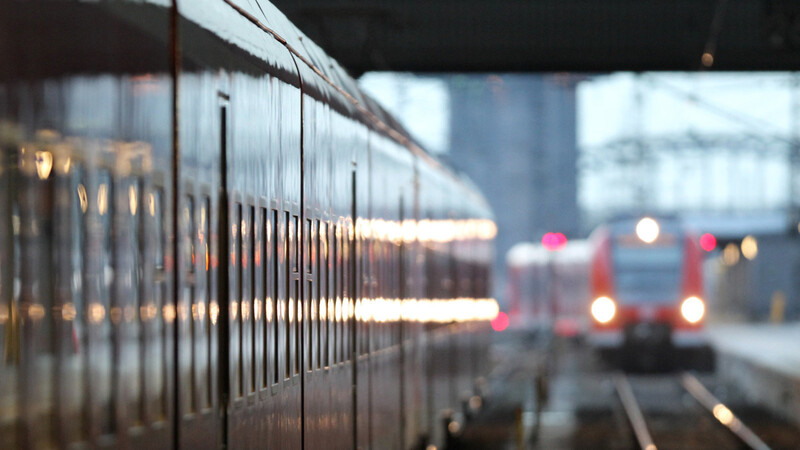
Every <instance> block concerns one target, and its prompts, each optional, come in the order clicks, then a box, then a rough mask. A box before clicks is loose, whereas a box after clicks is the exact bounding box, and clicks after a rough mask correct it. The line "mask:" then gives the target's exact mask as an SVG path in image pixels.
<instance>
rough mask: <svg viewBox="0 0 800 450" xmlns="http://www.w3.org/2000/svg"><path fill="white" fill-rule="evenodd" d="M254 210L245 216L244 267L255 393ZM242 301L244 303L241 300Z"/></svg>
mask: <svg viewBox="0 0 800 450" xmlns="http://www.w3.org/2000/svg"><path fill="white" fill-rule="evenodd" d="M255 215H256V208H255V206H250V212H249V214H248V215H247V220H248V224H249V232H248V236H247V252H248V264H247V265H246V266H245V268H246V269H247V274H248V278H249V288H250V292H249V295H248V298H247V301H246V303H245V304H246V305H248V306H247V310H248V316H249V319H250V320H249V323H248V335H249V337H250V351H249V354H248V355H247V362H248V364H249V366H250V392H251V393H252V392H255V391H256V368H257V365H256V319H257V316H256V314H257V313H256V310H257V308H258V299H257V297H258V294H256V272H257V267H256V245H255V244H256V242H258V236H257V235H256V234H257V232H258V231H257V230H258V228H257V227H256V220H255ZM242 301H245V300H244V299H242Z"/></svg>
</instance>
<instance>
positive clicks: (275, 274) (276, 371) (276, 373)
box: [270, 209, 285, 384]
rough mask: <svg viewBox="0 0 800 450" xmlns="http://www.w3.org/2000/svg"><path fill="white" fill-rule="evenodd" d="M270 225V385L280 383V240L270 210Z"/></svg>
mask: <svg viewBox="0 0 800 450" xmlns="http://www.w3.org/2000/svg"><path fill="white" fill-rule="evenodd" d="M270 225H271V227H272V233H270V234H271V239H272V260H271V263H272V324H271V325H272V383H273V384H278V382H279V381H280V366H279V364H278V353H279V352H278V350H279V346H278V336H279V331H278V320H279V317H278V310H279V308H278V303H279V302H280V298H279V296H278V287H279V283H278V280H279V276H280V275H279V271H278V268H279V266H278V242H279V241H281V239H279V238H278V211H277V210H274V209H273V210H272V223H271V224H270ZM284 257H285V256H284Z"/></svg>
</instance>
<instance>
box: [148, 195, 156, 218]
mask: <svg viewBox="0 0 800 450" xmlns="http://www.w3.org/2000/svg"><path fill="white" fill-rule="evenodd" d="M148 198H149V203H150V216H152V217H155V216H156V196H155V195H154V194H150V195H149V196H148Z"/></svg>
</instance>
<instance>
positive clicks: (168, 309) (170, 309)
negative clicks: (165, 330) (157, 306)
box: [161, 305, 177, 323]
mask: <svg viewBox="0 0 800 450" xmlns="http://www.w3.org/2000/svg"><path fill="white" fill-rule="evenodd" d="M161 315H162V316H164V322H166V323H172V322H174V321H175V317H177V313H176V312H175V305H164V307H163V308H161Z"/></svg>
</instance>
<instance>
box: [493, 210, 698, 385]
mask: <svg viewBox="0 0 800 450" xmlns="http://www.w3.org/2000/svg"><path fill="white" fill-rule="evenodd" d="M554 244H558V245H554ZM704 259H705V258H704V256H703V254H702V251H701V248H700V245H699V239H698V238H697V237H696V236H695V235H694V234H693V233H692V232H691V231H689V230H688V229H687V228H686V227H685V226H684V225H683V224H682V223H681V221H680V220H679V219H677V218H675V217H669V216H623V217H620V218H618V219H614V220H611V221H609V222H608V223H606V224H603V225H601V226H599V227H598V228H597V229H596V230H594V231H593V232H592V233H591V235H590V236H589V238H588V239H585V240H584V239H573V240H569V241H568V242H566V240H565V242H561V243H557V242H556V243H554V242H547V240H546V239H545V240H544V241H543V243H542V244H533V243H520V244H517V245H515V246H514V247H512V248H511V250H509V252H508V253H507V255H506V266H507V273H508V283H507V294H508V297H507V298H508V308H509V311H508V316H509V323H510V328H511V329H512V330H515V331H516V332H519V333H522V334H524V335H529V336H533V337H536V336H544V338H545V340H547V339H550V338H552V337H560V338H572V339H575V340H577V341H585V342H586V343H587V344H588V345H589V346H591V347H593V348H594V349H595V350H596V351H597V352H598V353H599V354H600V355H601V356H602V357H603V358H605V359H607V360H608V361H610V362H611V363H613V364H615V365H621V366H624V367H630V368H645V369H651V368H653V369H656V368H658V369H671V368H675V367H677V366H685V367H689V368H694V369H698V370H710V369H711V368H712V365H713V355H712V354H711V350H710V347H709V343H708V341H707V338H706V335H705V333H704V325H705V318H706V307H707V305H706V298H705V297H704V289H703V288H704V285H703V270H702V269H703V264H704Z"/></svg>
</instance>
